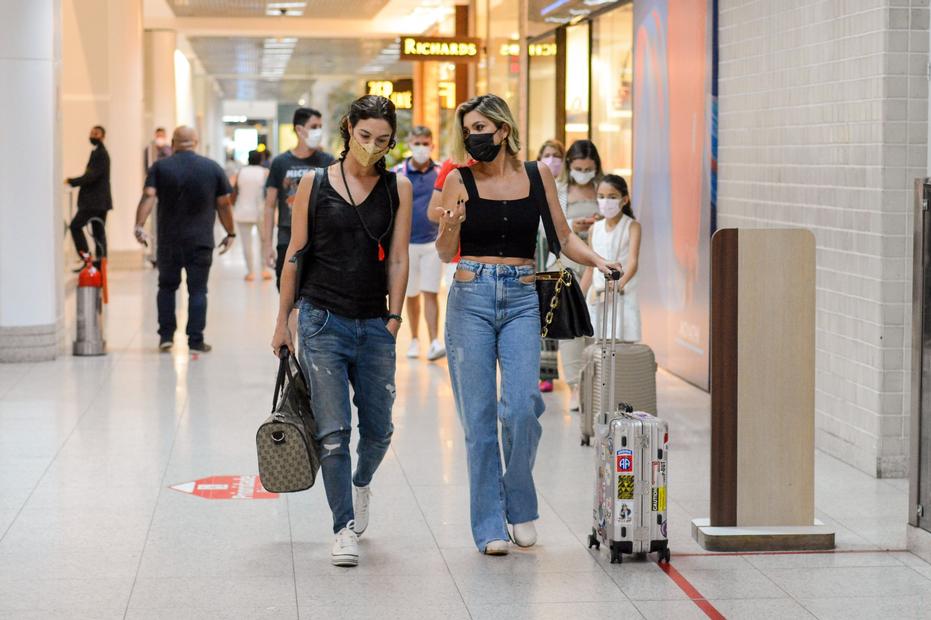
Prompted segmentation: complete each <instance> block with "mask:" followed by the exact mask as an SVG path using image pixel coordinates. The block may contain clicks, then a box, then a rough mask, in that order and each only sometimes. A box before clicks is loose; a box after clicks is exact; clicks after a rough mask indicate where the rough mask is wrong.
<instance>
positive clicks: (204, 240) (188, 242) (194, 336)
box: [135, 126, 236, 353]
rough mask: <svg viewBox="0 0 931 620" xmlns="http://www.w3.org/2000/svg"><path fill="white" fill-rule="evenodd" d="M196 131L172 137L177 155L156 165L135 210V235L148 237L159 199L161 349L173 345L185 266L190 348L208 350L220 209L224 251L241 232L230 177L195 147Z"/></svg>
mask: <svg viewBox="0 0 931 620" xmlns="http://www.w3.org/2000/svg"><path fill="white" fill-rule="evenodd" d="M196 146H197V132H196V131H194V130H193V129H191V128H190V127H184V126H182V127H178V128H177V129H175V132H174V135H173V136H172V147H173V149H174V155H172V156H171V157H167V158H165V159H162V160H159V161H157V162H155V163H154V164H152V167H151V168H150V169H149V174H148V177H147V178H146V180H145V191H144V193H143V195H142V199H141V200H140V201H139V208H138V209H137V210H136V230H135V235H136V239H137V240H138V241H139V243H143V244H144V243H146V242H147V235H146V233H145V229H144V228H143V226H145V222H146V220H147V219H148V217H149V214H150V213H151V212H152V208H153V206H154V205H155V199H156V197H157V198H158V218H157V220H158V221H157V228H158V230H157V232H156V234H157V235H158V240H159V244H158V335H159V338H160V341H159V349H160V350H161V351H169V350H171V346H172V341H173V339H174V334H175V329H176V328H177V322H176V319H175V291H177V290H178V287H179V286H180V285H181V271H182V270H184V271H185V272H186V274H187V289H188V323H187V337H188V346H189V348H190V349H191V351H200V352H203V353H206V352H208V351H210V349H211V346H210V345H209V344H207V343H205V342H204V327H206V324H207V279H208V277H209V276H210V265H211V263H212V262H213V246H214V239H213V225H214V222H215V221H216V217H217V212H219V215H220V222H221V223H222V224H223V228H225V229H226V232H227V235H226V238H224V239H223V241H222V242H221V243H220V254H225V253H226V252H227V251H228V250H229V249H230V247H232V245H233V239H234V238H235V237H236V232H235V228H234V224H233V205H232V203H231V202H230V193H231V192H232V188H230V184H229V180H228V179H227V178H226V173H224V172H223V169H222V168H221V167H220V166H219V164H217V163H216V162H215V161H213V160H212V159H208V158H206V157H201V156H200V155H198V154H197V153H195V152H194V148H195V147H196Z"/></svg>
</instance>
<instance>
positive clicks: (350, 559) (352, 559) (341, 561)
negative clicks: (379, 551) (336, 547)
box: [330, 555, 359, 566]
mask: <svg viewBox="0 0 931 620" xmlns="http://www.w3.org/2000/svg"><path fill="white" fill-rule="evenodd" d="M330 558H331V559H330V562H332V564H333V566H358V565H359V556H357V555H333V556H330Z"/></svg>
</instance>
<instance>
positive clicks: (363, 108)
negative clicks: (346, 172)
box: [339, 95, 398, 174]
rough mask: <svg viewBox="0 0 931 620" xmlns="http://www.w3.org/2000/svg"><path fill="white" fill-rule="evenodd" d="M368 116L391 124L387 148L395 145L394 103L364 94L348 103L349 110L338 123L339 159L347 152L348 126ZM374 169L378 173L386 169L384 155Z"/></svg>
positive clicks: (396, 130)
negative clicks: (340, 149) (341, 140)
mask: <svg viewBox="0 0 931 620" xmlns="http://www.w3.org/2000/svg"><path fill="white" fill-rule="evenodd" d="M369 118H379V119H383V120H385V121H387V122H388V124H389V125H390V126H391V142H389V143H388V149H389V150H390V149H393V148H394V147H395V144H397V134H398V115H397V111H396V110H395V107H394V103H393V102H392V101H391V100H390V99H388V98H387V97H382V96H380V95H365V96H362V97H359V98H358V99H356V100H355V101H353V102H352V103H351V104H350V105H349V112H348V113H347V114H346V115H345V116H344V117H343V118H342V120H341V121H340V123H339V135H340V136H341V137H342V138H343V151H342V153H340V154H339V158H340V159H341V160H344V159H346V156H347V155H348V154H349V137H350V136H349V126H350V125H352V126H355V125H356V123H358V122H359V121H360V120H365V119H369ZM375 169H376V170H378V172H379V173H380V174H384V173H385V172H386V171H387V164H386V163H385V158H384V157H382V158H381V159H380V160H378V162H376V164H375Z"/></svg>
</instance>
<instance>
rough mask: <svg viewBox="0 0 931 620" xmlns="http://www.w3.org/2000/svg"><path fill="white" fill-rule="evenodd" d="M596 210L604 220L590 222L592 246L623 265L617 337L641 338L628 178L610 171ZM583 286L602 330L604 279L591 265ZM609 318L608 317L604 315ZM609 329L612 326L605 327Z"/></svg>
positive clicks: (635, 229) (636, 227)
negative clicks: (625, 178) (592, 223)
mask: <svg viewBox="0 0 931 620" xmlns="http://www.w3.org/2000/svg"><path fill="white" fill-rule="evenodd" d="M598 210H599V211H600V212H601V215H602V216H604V219H603V220H600V221H598V222H595V225H594V226H592V233H591V237H590V239H591V246H592V249H593V250H594V251H595V252H598V253H599V254H601V255H602V256H610V257H615V258H616V259H617V261H618V262H620V263H622V264H623V265H624V275H623V276H622V277H621V280H620V281H619V282H618V289H619V290H620V291H621V292H622V295H623V297H622V298H621V302H622V304H621V307H619V308H618V313H617V316H616V318H615V325H616V327H617V332H616V333H617V339H618V340H621V341H623V342H637V341H638V340H640V305H639V304H638V303H637V266H638V264H639V262H640V234H641V230H640V222H638V221H637V220H636V218H635V217H634V212H633V210H632V209H631V208H630V193H629V192H628V191H627V181H625V180H624V179H623V178H622V177H619V176H617V175H616V174H609V175H607V176H606V177H605V178H603V179H602V180H601V183H600V184H599V185H598ZM582 290H584V291H587V293H588V295H587V298H588V304H589V312H591V315H592V319H593V322H594V323H595V333H596V334H600V333H601V322H602V321H604V320H605V318H606V317H605V301H604V290H605V279H604V275H602V274H601V273H600V272H596V271H594V270H593V269H586V270H585V277H584V278H583V280H582ZM607 319H608V320H609V321H610V317H607ZM608 333H609V334H610V333H611V330H610V329H609V330H608Z"/></svg>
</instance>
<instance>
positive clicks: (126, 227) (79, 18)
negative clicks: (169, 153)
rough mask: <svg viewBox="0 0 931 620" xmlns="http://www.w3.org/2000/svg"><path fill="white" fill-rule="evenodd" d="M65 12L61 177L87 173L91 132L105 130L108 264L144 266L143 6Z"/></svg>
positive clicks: (95, 4)
mask: <svg viewBox="0 0 931 620" xmlns="http://www.w3.org/2000/svg"><path fill="white" fill-rule="evenodd" d="M61 10H62V35H61V36H62V50H63V53H62V59H63V60H62V84H61V106H62V121H63V124H62V149H63V152H64V154H63V158H62V160H63V163H64V170H63V173H64V174H65V175H66V176H68V175H71V176H74V175H76V174H79V173H80V172H81V171H82V170H83V169H84V166H85V165H86V163H87V157H88V152H89V146H88V144H87V132H88V130H89V129H90V128H91V126H93V125H96V124H100V125H103V126H104V127H105V128H106V130H107V138H106V145H107V150H108V151H109V152H110V162H111V163H110V185H111V190H112V193H113V211H112V212H111V213H110V215H109V217H108V220H107V237H108V241H109V243H110V248H109V251H110V258H111V264H113V265H114V266H115V267H118V266H120V265H121V264H132V265H141V263H142V250H141V249H140V246H139V244H137V243H136V240H135V239H134V238H133V222H134V219H135V211H136V204H137V203H138V201H139V196H140V194H141V192H142V182H143V149H144V148H145V144H146V142H147V138H148V136H149V133H150V132H149V130H146V129H144V127H143V114H144V105H143V74H144V64H143V38H142V0H61ZM127 258H128V259H130V260H131V261H132V262H131V263H126V260H125V259H127Z"/></svg>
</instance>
